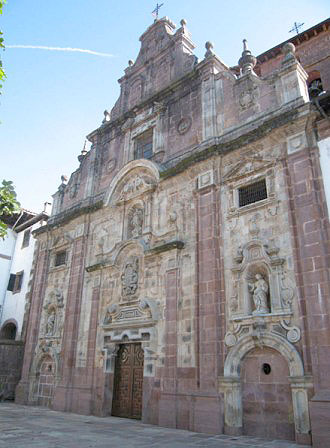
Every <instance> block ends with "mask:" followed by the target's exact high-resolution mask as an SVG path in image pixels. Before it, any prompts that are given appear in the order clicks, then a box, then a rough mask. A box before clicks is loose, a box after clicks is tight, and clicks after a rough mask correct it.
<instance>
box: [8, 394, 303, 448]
mask: <svg viewBox="0 0 330 448" xmlns="http://www.w3.org/2000/svg"><path fill="white" fill-rule="evenodd" d="M0 447H6V448H8V447H10V448H94V447H97V448H117V447H118V448H133V447H134V448H142V447H151V448H162V447H163V448H164V447H167V448H186V447H193V448H194V447H210V448H211V447H212V448H247V447H248V448H266V447H267V448H277V447H278V448H298V445H296V444H294V443H290V442H285V441H280V440H277V441H276V440H273V441H266V440H262V439H258V438H254V437H230V436H224V435H217V436H210V435H207V434H199V433H195V432H190V431H183V430H181V429H169V428H161V427H159V426H152V425H144V424H143V423H141V422H139V421H136V420H128V419H123V418H116V417H106V418H99V417H94V416H85V415H77V414H69V413H64V412H56V411H51V410H49V409H45V408H38V407H30V406H20V405H16V404H14V403H6V402H5V403H0ZM299 448H302V445H299Z"/></svg>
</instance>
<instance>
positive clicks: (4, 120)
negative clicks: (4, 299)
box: [0, 0, 329, 212]
mask: <svg viewBox="0 0 330 448" xmlns="http://www.w3.org/2000/svg"><path fill="white" fill-rule="evenodd" d="M158 3H164V5H163V6H162V8H161V9H160V14H159V17H163V16H167V17H169V18H170V19H171V20H172V21H173V22H174V23H175V24H176V25H177V26H178V27H180V20H181V19H183V18H184V19H185V20H186V21H187V28H188V30H189V31H190V32H191V35H192V40H193V42H194V43H195V45H196V50H195V54H196V56H197V57H199V58H200V59H201V58H203V56H204V53H205V42H206V41H212V42H213V44H214V51H215V52H216V54H217V55H218V56H220V58H221V59H222V60H223V61H224V62H225V63H226V64H227V65H229V66H231V65H235V64H237V61H238V59H239V57H240V55H241V52H242V40H243V39H244V38H246V39H247V40H248V43H249V48H250V49H251V51H252V53H253V54H254V55H256V56H257V55H259V54H261V53H263V52H264V51H266V50H268V49H269V48H272V47H274V46H275V45H277V44H279V43H281V42H283V41H285V40H287V39H289V38H290V37H291V36H292V35H293V34H292V33H289V32H288V31H289V30H290V29H291V28H292V27H293V24H294V22H298V23H304V25H303V27H302V28H301V30H304V29H305V30H306V29H308V28H310V27H312V26H314V25H315V24H317V23H319V22H321V21H323V20H325V19H326V18H327V17H328V13H329V3H328V0H314V1H313V2H311V1H310V0H290V1H288V0H276V1H274V0H250V1H249V2H247V1H246V0H245V1H243V0H236V1H235V2H229V1H225V2H224V1H221V0H204V1H200V0H163V1H162V0H160V1H158ZM155 6H156V1H150V0H127V1H126V2H125V1H118V0H93V1H87V0H57V1H56V2H54V1H50V0H8V1H7V4H6V5H5V7H4V11H3V15H2V16H0V29H1V30H2V31H3V32H4V38H5V45H6V46H7V48H6V49H5V51H3V52H1V54H0V57H1V59H2V61H3V65H4V68H5V72H6V75H7V79H6V81H5V83H4V85H3V91H2V95H1V96H0V182H1V181H2V179H6V180H12V181H13V182H14V185H15V188H16V192H17V196H18V200H19V201H20V203H21V206H22V207H24V208H26V209H28V210H32V211H35V212H40V211H41V210H42V209H43V204H44V202H46V201H48V202H51V200H52V198H51V195H52V194H53V193H55V191H56V190H57V188H58V186H59V185H60V183H61V180H60V178H61V175H62V174H64V175H67V176H70V174H71V172H73V171H74V170H75V169H77V168H78V165H79V164H78V160H77V156H78V155H79V154H80V152H81V150H82V149H83V145H84V141H85V136H86V135H87V134H89V133H90V132H91V131H93V130H94V129H96V128H98V127H99V126H100V125H101V122H102V119H103V118H104V116H103V111H104V110H105V109H108V110H110V109H111V108H112V106H113V105H114V103H115V101H116V99H117V98H118V96H119V84H118V82H117V80H118V79H119V78H120V77H121V76H123V74H124V69H125V68H126V67H127V65H128V60H129V59H133V60H134V59H136V57H137V55H138V51H139V47H140V45H139V44H140V42H139V37H140V36H141V34H142V33H143V32H144V31H145V30H146V29H147V27H148V26H150V25H151V24H152V23H153V20H154V18H153V16H152V14H151V12H152V11H153V9H154V8H155ZM16 46H22V47H23V46H26V47H34V46H41V47H47V48H48V49H38V48H17V47H16ZM54 48H71V49H81V50H91V52H86V51H83V52H82V51H71V50H70V51H69V50H65V51H60V50H56V49H54ZM93 52H95V53H102V54H94V53H93ZM87 148H88V147H87Z"/></svg>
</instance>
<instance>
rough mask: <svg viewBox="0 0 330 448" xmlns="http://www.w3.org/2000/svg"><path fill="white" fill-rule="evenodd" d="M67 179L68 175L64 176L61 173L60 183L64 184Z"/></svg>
mask: <svg viewBox="0 0 330 448" xmlns="http://www.w3.org/2000/svg"><path fill="white" fill-rule="evenodd" d="M67 181H68V176H66V175H65V174H62V176H61V182H62V184H66V183H67Z"/></svg>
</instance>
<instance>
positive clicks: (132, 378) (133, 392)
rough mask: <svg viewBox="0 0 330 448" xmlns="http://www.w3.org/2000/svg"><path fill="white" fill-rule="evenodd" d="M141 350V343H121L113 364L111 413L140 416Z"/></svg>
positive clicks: (141, 384) (121, 415)
mask: <svg viewBox="0 0 330 448" xmlns="http://www.w3.org/2000/svg"><path fill="white" fill-rule="evenodd" d="M142 386H143V350H142V348H141V344H122V345H121V346H120V348H119V350H118V354H117V358H116V366H115V378H114V395H113V403H112V415H116V416H117V417H127V418H137V419H140V418H141V414H142Z"/></svg>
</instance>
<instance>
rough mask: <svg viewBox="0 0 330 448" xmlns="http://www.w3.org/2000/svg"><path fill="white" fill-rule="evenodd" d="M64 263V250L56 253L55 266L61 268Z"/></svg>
mask: <svg viewBox="0 0 330 448" xmlns="http://www.w3.org/2000/svg"><path fill="white" fill-rule="evenodd" d="M65 263H66V250H63V251H61V252H57V254H56V255H55V263H54V265H55V266H61V265H63V264H65Z"/></svg>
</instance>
